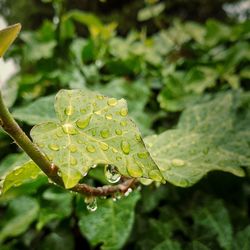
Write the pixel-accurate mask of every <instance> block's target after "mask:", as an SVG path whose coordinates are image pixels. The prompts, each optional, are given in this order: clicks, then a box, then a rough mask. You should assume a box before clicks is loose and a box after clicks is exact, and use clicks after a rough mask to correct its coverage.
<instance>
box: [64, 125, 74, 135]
mask: <svg viewBox="0 0 250 250" xmlns="http://www.w3.org/2000/svg"><path fill="white" fill-rule="evenodd" d="M62 129H63V132H64V133H65V134H69V135H76V134H78V132H77V130H76V129H75V127H74V126H73V125H72V124H71V123H65V124H63V125H62Z"/></svg>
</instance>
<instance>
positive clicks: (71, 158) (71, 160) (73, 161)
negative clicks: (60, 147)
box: [70, 157, 77, 166]
mask: <svg viewBox="0 0 250 250" xmlns="http://www.w3.org/2000/svg"><path fill="white" fill-rule="evenodd" d="M76 164H77V160H76V159H75V158H74V157H70V165H72V166H75V165H76Z"/></svg>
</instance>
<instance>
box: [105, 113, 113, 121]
mask: <svg viewBox="0 0 250 250" xmlns="http://www.w3.org/2000/svg"><path fill="white" fill-rule="evenodd" d="M105 118H106V119H107V120H112V118H113V116H112V114H106V115H105Z"/></svg>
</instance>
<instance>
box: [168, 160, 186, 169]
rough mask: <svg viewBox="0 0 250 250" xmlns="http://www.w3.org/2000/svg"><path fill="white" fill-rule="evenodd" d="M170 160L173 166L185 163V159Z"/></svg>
mask: <svg viewBox="0 0 250 250" xmlns="http://www.w3.org/2000/svg"><path fill="white" fill-rule="evenodd" d="M171 162H172V165H173V166H175V167H182V166H184V165H185V161H183V160H181V159H173V160H172V161H171Z"/></svg>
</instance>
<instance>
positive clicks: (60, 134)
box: [56, 128, 63, 138]
mask: <svg viewBox="0 0 250 250" xmlns="http://www.w3.org/2000/svg"><path fill="white" fill-rule="evenodd" d="M56 136H57V137H59V138H60V137H63V131H62V129H61V128H60V129H58V130H57V131H56Z"/></svg>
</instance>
